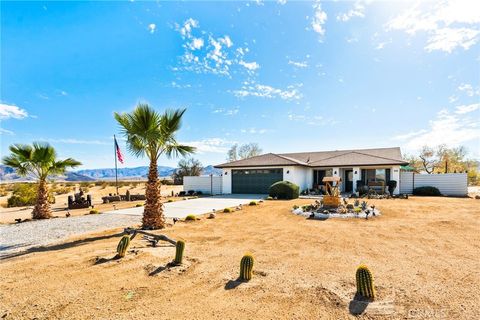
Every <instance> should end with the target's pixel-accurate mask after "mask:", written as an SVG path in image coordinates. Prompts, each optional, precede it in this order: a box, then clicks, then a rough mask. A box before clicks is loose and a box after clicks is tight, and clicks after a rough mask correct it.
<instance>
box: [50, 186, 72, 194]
mask: <svg viewBox="0 0 480 320" xmlns="http://www.w3.org/2000/svg"><path fill="white" fill-rule="evenodd" d="M51 190H52V192H54V193H56V194H67V193H69V192H71V191H72V188H71V187H67V186H65V187H64V186H62V185H58V186H53V187H52V188H51Z"/></svg>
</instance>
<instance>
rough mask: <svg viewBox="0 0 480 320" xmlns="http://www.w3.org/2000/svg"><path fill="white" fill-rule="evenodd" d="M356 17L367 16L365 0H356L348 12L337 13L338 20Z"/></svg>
mask: <svg viewBox="0 0 480 320" xmlns="http://www.w3.org/2000/svg"><path fill="white" fill-rule="evenodd" d="M354 17H358V18H365V3H364V1H355V3H354V4H353V8H351V9H350V10H348V11H347V12H343V13H339V14H338V15H337V20H339V21H343V22H346V21H349V20H350V19H352V18H354Z"/></svg>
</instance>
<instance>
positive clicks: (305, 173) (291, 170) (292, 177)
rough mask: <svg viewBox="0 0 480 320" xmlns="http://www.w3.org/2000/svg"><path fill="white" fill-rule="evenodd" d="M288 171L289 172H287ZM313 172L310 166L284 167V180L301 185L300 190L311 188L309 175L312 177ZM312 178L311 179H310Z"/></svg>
mask: <svg viewBox="0 0 480 320" xmlns="http://www.w3.org/2000/svg"><path fill="white" fill-rule="evenodd" d="M287 172H288V173H287ZM312 176H313V173H312V170H311V169H310V168H305V167H299V166H288V167H283V180H284V181H290V182H291V183H294V184H296V185H297V186H299V187H300V192H301V191H303V190H305V189H307V188H309V187H310V185H311V184H310V185H309V184H308V180H309V179H308V177H312ZM310 180H311V179H310Z"/></svg>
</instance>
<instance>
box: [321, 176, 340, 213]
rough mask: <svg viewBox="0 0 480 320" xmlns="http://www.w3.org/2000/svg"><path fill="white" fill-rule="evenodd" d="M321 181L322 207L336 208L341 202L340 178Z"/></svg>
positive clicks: (326, 178)
mask: <svg viewBox="0 0 480 320" xmlns="http://www.w3.org/2000/svg"><path fill="white" fill-rule="evenodd" d="M322 181H323V182H324V183H325V195H324V196H323V206H324V207H331V208H338V206H339V205H340V204H341V200H342V199H341V197H340V184H341V182H342V179H341V178H340V177H324V178H323V180H322Z"/></svg>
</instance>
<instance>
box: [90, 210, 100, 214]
mask: <svg viewBox="0 0 480 320" xmlns="http://www.w3.org/2000/svg"><path fill="white" fill-rule="evenodd" d="M89 213H90V214H99V213H100V212H99V211H98V210H97V209H92V210H90V212H89Z"/></svg>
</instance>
